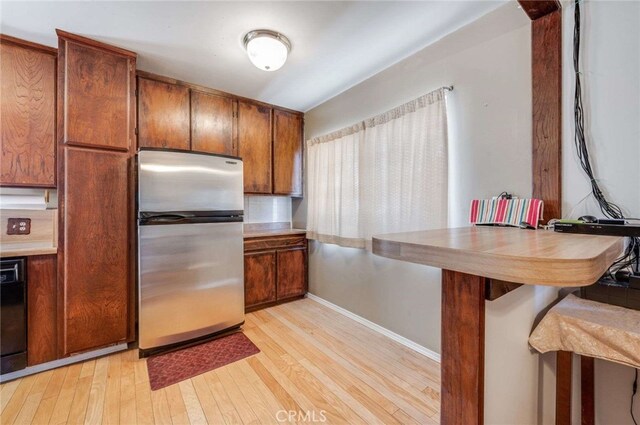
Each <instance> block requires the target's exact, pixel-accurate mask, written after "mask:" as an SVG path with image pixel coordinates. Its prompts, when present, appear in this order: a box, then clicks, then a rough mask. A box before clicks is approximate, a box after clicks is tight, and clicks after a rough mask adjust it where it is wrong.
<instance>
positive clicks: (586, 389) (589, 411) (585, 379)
mask: <svg viewBox="0 0 640 425" xmlns="http://www.w3.org/2000/svg"><path fill="white" fill-rule="evenodd" d="M593 366H594V361H593V357H588V356H580V399H581V402H582V403H581V404H582V409H581V413H582V415H581V419H582V425H594V424H595V423H596V420H595V416H596V403H595V395H594V387H595V375H594V367H593Z"/></svg>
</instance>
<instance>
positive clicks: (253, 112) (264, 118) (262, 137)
mask: <svg viewBox="0 0 640 425" xmlns="http://www.w3.org/2000/svg"><path fill="white" fill-rule="evenodd" d="M271 111H272V109H271V108H268V107H265V106H262V105H257V104H254V103H249V102H243V101H239V102H238V156H239V157H241V158H242V161H243V163H244V191H245V192H246V193H272V185H271Z"/></svg>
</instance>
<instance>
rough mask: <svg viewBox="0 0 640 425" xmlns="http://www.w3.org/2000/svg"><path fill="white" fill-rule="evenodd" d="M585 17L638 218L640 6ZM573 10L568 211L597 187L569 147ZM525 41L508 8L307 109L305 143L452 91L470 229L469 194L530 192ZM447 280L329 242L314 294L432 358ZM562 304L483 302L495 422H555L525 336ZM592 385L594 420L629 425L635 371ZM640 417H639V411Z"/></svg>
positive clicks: (489, 400)
mask: <svg viewBox="0 0 640 425" xmlns="http://www.w3.org/2000/svg"><path fill="white" fill-rule="evenodd" d="M584 9H585V10H584V14H585V21H584V25H583V31H584V32H585V35H584V37H585V38H584V40H583V43H584V44H583V45H584V49H585V57H584V59H585V61H584V62H585V71H586V74H585V83H586V86H587V90H588V92H589V94H588V95H587V96H586V98H585V101H586V104H587V108H588V112H589V113H588V114H587V116H588V118H589V125H588V128H589V129H590V131H591V134H593V136H594V139H593V142H592V156H593V160H594V163H595V168H596V170H597V173H598V174H599V176H600V177H601V179H602V183H603V186H604V187H605V189H606V190H607V192H608V193H609V194H611V198H612V199H615V200H616V201H619V202H620V204H622V206H623V207H624V208H625V210H626V211H627V212H629V213H630V214H632V215H634V216H636V217H637V216H639V215H640V171H639V170H638V161H639V160H640V142H639V141H640V105H639V103H640V89H639V86H638V84H639V83H638V78H639V77H638V76H639V75H640V64H639V62H640V30H639V28H640V4H639V3H637V2H613V1H611V2H602V3H600V2H598V3H594V2H587V3H586V4H585V6H584ZM572 13H573V7H572V6H571V5H570V4H569V5H567V7H566V9H565V18H564V25H565V30H564V40H565V42H564V84H565V86H564V93H563V96H564V106H563V107H564V110H563V116H564V118H563V122H564V128H563V131H564V150H563V167H564V169H563V173H564V176H563V190H564V199H563V210H564V213H565V214H567V213H568V212H569V211H571V210H572V209H573V207H574V206H575V204H576V203H577V202H578V201H579V200H580V199H582V198H583V197H584V196H585V195H586V194H587V193H588V185H587V181H586V180H585V178H584V176H583V175H581V173H580V171H579V169H578V168H577V163H576V159H575V152H574V150H573V147H572V137H573V130H572V129H573V124H572V91H573V84H572V71H571V48H572V47H571V34H572V29H573V23H572ZM529 44H530V34H529V23H528V20H527V18H526V17H525V16H524V14H523V13H522V11H519V10H517V9H516V8H515V4H514V3H511V4H507V5H506V6H504V7H502V8H500V9H498V10H497V11H495V12H493V13H491V14H489V15H487V16H485V17H483V18H481V19H480V20H478V21H476V22H475V23H473V24H471V25H469V26H467V27H465V28H463V29H461V30H459V31H457V32H456V33H454V34H452V35H450V36H449V37H446V38H445V39H443V40H441V41H440V42H438V43H435V44H434V45H432V46H430V47H428V48H426V49H424V50H422V51H420V52H418V53H417V54H415V55H414V56H411V57H410V58H407V59H405V60H404V61H402V62H400V63H398V64H396V65H394V66H392V67H390V68H388V69H387V70H385V71H384V72H381V73H380V74H377V75H376V76H374V77H372V78H370V79H369V80H366V81H365V82H363V83H361V84H359V85H358V86H356V87H354V88H352V89H350V90H348V91H347V92H345V93H343V94H341V95H339V96H337V97H335V98H333V99H331V100H330V101H328V102H326V103H324V104H322V105H320V106H319V107H317V108H315V109H313V110H311V111H309V112H308V113H307V115H306V138H307V139H308V138H311V137H313V136H317V135H320V134H324V133H327V132H329V131H332V130H336V129H338V128H341V127H343V126H345V125H349V124H351V123H353V122H355V121H358V120H361V119H363V118H366V117H369V116H371V115H374V114H377V113H380V112H382V111H384V110H387V109H389V108H391V107H393V106H396V105H398V104H400V103H403V102H405V101H408V100H410V99H413V98H415V97H417V96H419V95H421V94H424V93H426V92H428V91H431V90H433V89H436V88H438V87H440V86H443V85H449V84H454V85H455V87H456V88H455V91H454V92H453V93H452V94H451V95H450V97H449V102H450V104H449V110H450V111H451V116H450V124H451V134H450V136H451V140H450V143H451V157H450V161H451V166H450V169H451V175H450V179H451V186H450V187H451V195H450V196H451V198H450V210H451V214H450V224H451V225H462V224H464V221H465V220H464V216H465V214H466V209H467V206H468V201H469V200H470V199H471V198H473V197H486V196H491V195H494V194H496V193H498V192H500V191H502V190H509V191H513V192H515V193H517V194H519V195H521V196H528V195H530V187H531V179H530V174H531V167H530V160H531V156H530V150H531V144H530V143H531V136H530V134H531V133H530V132H531V118H530V115H531V104H530V102H531V98H530V59H529V55H530V47H529ZM293 208H294V217H293V220H294V225H297V226H304V223H305V215H306V205H305V203H304V201H294V206H293ZM586 212H591V213H596V212H597V210H596V209H594V207H593V204H591V205H589V203H588V202H586V203H585V205H581V206H580V207H579V208H577V209H576V211H575V213H574V216H577V215H579V214H582V213H586ZM439 276H440V275H439V271H438V270H435V269H432V268H429V267H424V266H417V265H411V264H406V263H401V262H397V261H393V260H388V259H384V258H379V257H376V256H373V255H371V254H367V253H365V252H362V251H359V250H351V249H346V248H340V247H335V246H331V245H322V244H313V246H312V251H311V255H310V290H311V292H312V293H314V294H316V295H319V296H321V297H323V298H325V299H328V300H329V301H331V302H333V303H335V304H338V305H340V306H342V307H344V308H347V309H348V310H350V311H353V312H355V313H356V314H359V315H361V316H364V317H366V318H368V319H369V320H372V321H373V322H375V323H378V324H380V325H382V326H384V327H387V328H389V329H391V330H393V331H395V332H397V333H399V334H401V335H403V336H405V337H407V338H409V339H412V340H414V341H416V342H418V343H419V344H421V345H424V346H425V347H427V348H429V349H432V350H434V351H439V349H440V332H439V326H440V305H439V303H440V285H439ZM555 297H556V291H555V290H553V289H550V288H545V287H533V286H528V287H521V288H520V289H518V290H516V291H514V292H512V293H510V294H508V295H506V296H504V297H502V298H500V299H499V300H497V301H494V302H490V303H488V304H487V310H486V344H487V355H486V382H485V387H486V388H485V389H486V393H485V398H486V400H485V407H486V408H485V418H486V423H488V424H498V423H500V424H516V423H517V424H533V423H542V424H546V423H553V422H554V396H555V378H554V367H555V361H554V357H553V355H545V356H540V355H538V354H534V353H531V352H530V351H529V349H528V347H527V338H528V335H529V333H530V331H531V326H532V324H533V322H534V318H535V317H536V315H537V314H538V312H540V310H542V309H543V308H544V307H545V306H547V305H548V304H549V303H550V302H551V301H552V300H553V299H554V298H555ZM596 380H597V388H596V397H597V419H598V423H601V424H626V423H630V417H629V414H628V407H629V398H630V385H631V380H632V369H630V368H625V367H621V366H617V365H613V364H611V363H606V362H597V363H596ZM576 384H577V382H576ZM577 393H578V392H577V391H576V394H574V397H576V401H577V397H578V394H577ZM637 404H640V400H638V401H637ZM575 407H576V411H577V403H576V404H575ZM636 412H637V413H636V414H637V415H638V416H640V408H638V410H636ZM575 423H579V421H578V420H577V417H576V422H575Z"/></svg>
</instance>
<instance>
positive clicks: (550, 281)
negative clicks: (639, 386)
mask: <svg viewBox="0 0 640 425" xmlns="http://www.w3.org/2000/svg"><path fill="white" fill-rule="evenodd" d="M623 250H624V240H623V238H620V237H612V236H594V235H579V234H565V233H554V232H551V231H545V230H523V229H517V228H505V227H464V228H451V229H438V230H427V231H417V232H407V233H396V234H388V235H381V236H376V237H374V238H373V253H374V254H377V255H380V256H383V257H388V258H393V259H397V260H402V261H408V262H411V263H418V264H425V265H429V266H433V267H438V268H441V269H443V272H442V324H441V329H442V332H441V334H442V353H441V358H442V362H441V379H442V391H441V409H440V412H441V423H442V424H461V423H464V424H482V423H483V422H484V352H485V350H484V322H485V317H484V315H485V295H486V294H485V291H486V286H487V285H486V283H487V281H488V280H490V279H497V280H500V281H506V282H513V283H517V284H526V285H549V286H558V287H577V286H586V285H591V284H593V283H594V282H596V281H597V280H598V279H599V278H600V276H602V275H603V274H604V272H605V271H606V270H607V269H608V267H609V266H610V265H611V264H612V263H613V262H614V261H615V259H616V258H617V257H618V256H619V255H620V254H621V253H622V252H623Z"/></svg>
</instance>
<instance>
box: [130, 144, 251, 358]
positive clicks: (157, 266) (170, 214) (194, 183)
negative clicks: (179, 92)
mask: <svg viewBox="0 0 640 425" xmlns="http://www.w3.org/2000/svg"><path fill="white" fill-rule="evenodd" d="M137 164H138V165H137V166H138V291H139V292H138V304H139V306H138V307H139V308H138V330H139V348H140V350H141V355H142V356H144V355H146V354H149V353H151V352H153V351H155V350H157V349H158V348H160V347H165V346H174V345H177V344H179V343H183V342H186V341H191V340H194V339H197V338H201V337H206V336H208V335H212V334H216V333H220V332H222V331H225V330H227V329H231V328H234V327H238V326H240V325H241V324H242V323H243V322H244V256H243V239H242V217H243V208H244V198H243V184H242V160H241V159H239V158H234V157H226V156H219V155H209V154H198V153H188V152H177V151H170V150H157V149H143V150H141V151H140V152H139V153H138V161H137Z"/></svg>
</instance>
